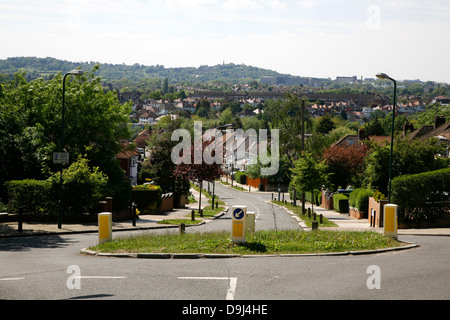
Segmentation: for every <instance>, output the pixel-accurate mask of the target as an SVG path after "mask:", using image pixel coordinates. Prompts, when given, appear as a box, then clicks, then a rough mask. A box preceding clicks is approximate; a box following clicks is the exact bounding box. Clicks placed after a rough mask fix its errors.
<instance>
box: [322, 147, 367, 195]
mask: <svg viewBox="0 0 450 320" xmlns="http://www.w3.org/2000/svg"><path fill="white" fill-rule="evenodd" d="M367 150H368V147H367V146H366V145H363V144H354V145H351V146H337V145H334V146H330V147H328V148H327V149H325V151H324V154H323V158H324V160H325V163H326V164H327V166H328V169H329V173H332V175H331V177H330V183H331V184H332V185H334V187H338V186H342V187H344V188H345V187H346V186H347V185H349V184H350V183H353V184H358V185H359V181H360V179H361V178H360V175H361V173H362V170H363V167H364V158H365V156H366V154H367Z"/></svg>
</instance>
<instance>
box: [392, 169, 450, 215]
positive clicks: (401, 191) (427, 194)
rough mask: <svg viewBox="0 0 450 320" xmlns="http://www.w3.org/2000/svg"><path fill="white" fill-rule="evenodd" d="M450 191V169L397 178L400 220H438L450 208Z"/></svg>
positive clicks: (394, 188)
mask: <svg viewBox="0 0 450 320" xmlns="http://www.w3.org/2000/svg"><path fill="white" fill-rule="evenodd" d="M449 190H450V168H446V169H441V170H436V171H428V172H423V173H419V174H413V175H403V176H399V177H396V178H395V179H393V180H392V199H393V203H395V204H397V205H398V219H399V222H404V221H414V222H417V223H419V222H421V221H430V222H434V220H435V219H436V218H437V217H438V216H439V215H442V214H444V213H445V212H448V211H449V201H450V195H449ZM436 203H439V204H436Z"/></svg>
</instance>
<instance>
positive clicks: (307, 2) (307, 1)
mask: <svg viewBox="0 0 450 320" xmlns="http://www.w3.org/2000/svg"><path fill="white" fill-rule="evenodd" d="M295 4H296V5H297V6H298V7H300V8H304V9H307V8H312V7H315V6H318V5H319V2H317V1H314V0H304V1H295Z"/></svg>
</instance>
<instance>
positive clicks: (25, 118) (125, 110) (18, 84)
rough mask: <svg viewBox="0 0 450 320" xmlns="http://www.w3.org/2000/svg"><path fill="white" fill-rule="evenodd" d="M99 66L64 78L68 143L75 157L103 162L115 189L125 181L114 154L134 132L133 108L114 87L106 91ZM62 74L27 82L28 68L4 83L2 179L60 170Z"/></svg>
mask: <svg viewBox="0 0 450 320" xmlns="http://www.w3.org/2000/svg"><path fill="white" fill-rule="evenodd" d="M98 69H99V65H96V66H95V67H94V68H93V70H92V72H87V73H85V75H83V76H82V77H76V78H75V77H70V78H68V79H67V81H66V92H65V94H66V114H65V133H64V140H65V145H64V149H65V150H66V151H67V152H69V153H70V160H71V161H74V160H76V159H78V158H79V157H84V158H86V159H88V160H89V164H90V166H92V167H99V168H100V171H102V172H103V173H105V174H106V175H107V176H108V177H109V179H108V185H107V189H108V190H112V189H115V188H117V186H116V184H122V183H125V182H124V175H123V171H122V170H121V169H120V166H119V163H118V162H117V160H116V158H115V155H116V154H117V153H118V152H119V151H120V148H121V144H120V141H122V140H124V139H128V137H129V136H130V133H131V131H130V127H129V114H130V112H131V108H130V104H128V103H127V104H123V105H122V104H121V103H120V102H119V101H118V98H117V95H116V94H114V93H113V92H111V91H107V92H104V90H103V87H102V86H101V79H100V78H99V77H96V76H95V72H96V71H97V70H98ZM62 78H63V75H62V74H61V73H59V74H58V75H56V76H55V77H53V78H52V79H51V80H48V81H46V80H44V79H43V78H39V79H35V80H32V81H30V82H28V81H27V80H26V77H25V74H24V73H17V74H16V75H15V83H11V84H7V85H4V86H3V94H4V96H3V97H2V98H0V124H1V126H0V130H1V131H2V132H1V133H2V134H1V136H0V140H2V141H1V142H2V143H1V145H0V163H1V166H0V171H1V172H0V176H1V178H0V179H1V181H0V184H3V182H4V181H7V180H12V179H25V178H36V179H45V178H47V177H49V176H50V175H51V174H52V173H53V172H55V171H57V170H60V165H55V164H53V161H52V158H53V157H52V154H53V152H60V151H61V148H62V147H61V146H60V141H61V123H62V121H61V115H62ZM7 141H8V142H7ZM4 142H5V143H4ZM118 172H121V175H118V174H117V173H118ZM128 184H129V183H128ZM121 194H123V190H122V192H121ZM111 196H113V197H114V196H115V194H111ZM115 200H116V199H115Z"/></svg>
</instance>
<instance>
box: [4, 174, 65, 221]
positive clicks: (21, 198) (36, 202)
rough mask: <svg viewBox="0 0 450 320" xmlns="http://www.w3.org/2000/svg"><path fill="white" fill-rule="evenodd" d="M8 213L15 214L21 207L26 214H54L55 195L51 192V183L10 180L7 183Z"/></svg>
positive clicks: (56, 203)
mask: <svg viewBox="0 0 450 320" xmlns="http://www.w3.org/2000/svg"><path fill="white" fill-rule="evenodd" d="M5 184H6V187H7V190H8V199H9V200H8V212H9V213H17V212H18V211H19V207H23V210H24V212H26V213H35V214H39V215H49V214H55V213H56V209H57V205H58V202H57V198H56V197H57V195H54V194H52V192H51V186H52V185H51V183H50V182H49V181H47V180H32V179H27V180H11V181H7V182H6V183H5Z"/></svg>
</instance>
